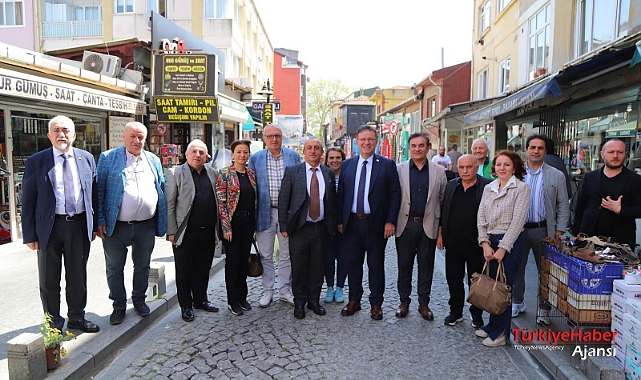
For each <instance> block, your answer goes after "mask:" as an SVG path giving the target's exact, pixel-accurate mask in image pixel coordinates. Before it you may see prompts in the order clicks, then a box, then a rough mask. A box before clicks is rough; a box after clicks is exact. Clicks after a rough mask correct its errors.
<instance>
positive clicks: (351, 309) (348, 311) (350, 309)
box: [341, 301, 361, 317]
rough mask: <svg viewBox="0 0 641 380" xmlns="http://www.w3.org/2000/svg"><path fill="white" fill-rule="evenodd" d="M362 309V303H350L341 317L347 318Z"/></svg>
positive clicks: (342, 311)
mask: <svg viewBox="0 0 641 380" xmlns="http://www.w3.org/2000/svg"><path fill="white" fill-rule="evenodd" d="M360 309H361V303H360V302H356V301H349V302H348V303H347V305H346V306H345V307H344V308H343V310H341V315H344V316H346V317H348V316H350V315H354V313H356V312H357V311H359V310H360Z"/></svg>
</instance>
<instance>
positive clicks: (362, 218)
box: [338, 125, 401, 320]
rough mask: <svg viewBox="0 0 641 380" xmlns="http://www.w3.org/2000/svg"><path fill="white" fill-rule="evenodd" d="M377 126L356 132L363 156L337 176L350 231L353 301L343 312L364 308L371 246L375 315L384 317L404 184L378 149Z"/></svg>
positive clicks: (345, 229)
mask: <svg viewBox="0 0 641 380" xmlns="http://www.w3.org/2000/svg"><path fill="white" fill-rule="evenodd" d="M377 141H378V140H377V135H376V130H375V129H374V128H372V127H370V126H368V125H364V126H362V127H360V128H359V129H358V131H357V132H356V144H357V145H358V149H359V150H360V155H359V156H358V157H352V158H350V159H347V160H345V161H344V162H343V165H342V166H341V175H340V179H339V182H338V210H339V213H340V215H339V217H338V223H339V225H338V231H339V232H342V233H343V234H344V235H345V252H346V258H347V274H348V283H349V302H348V303H347V306H345V307H344V308H343V310H341V314H342V315H346V316H349V315H353V314H354V313H355V312H357V311H358V310H360V309H361V297H362V296H363V262H364V260H365V252H367V267H368V269H369V289H370V296H369V301H370V305H371V317H372V319H375V320H381V319H383V310H382V309H381V305H382V304H383V292H384V291H385V246H386V245H387V239H388V238H390V237H392V236H394V232H395V229H396V222H397V219H398V213H399V209H400V203H401V188H400V183H399V180H398V172H397V171H396V164H394V161H392V160H390V159H387V158H385V157H382V156H379V155H378V154H374V149H375V148H376V143H377Z"/></svg>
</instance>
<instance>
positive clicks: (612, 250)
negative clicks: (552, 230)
mask: <svg viewBox="0 0 641 380" xmlns="http://www.w3.org/2000/svg"><path fill="white" fill-rule="evenodd" d="M542 240H543V242H545V243H548V244H550V245H551V246H553V247H555V248H556V249H558V250H559V251H561V252H563V253H565V254H567V255H569V256H573V257H576V258H577V259H581V260H584V261H589V262H592V263H596V264H603V263H605V262H621V263H623V264H624V265H626V266H634V265H638V264H639V262H640V260H639V257H638V256H637V255H635V254H634V252H633V251H632V249H630V246H629V245H627V244H619V243H616V242H613V241H612V238H607V237H604V236H587V235H586V234H583V233H580V234H578V235H577V236H576V237H574V236H562V237H559V238H556V239H554V238H550V237H546V238H543V239H542Z"/></svg>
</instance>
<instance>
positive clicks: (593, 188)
mask: <svg viewBox="0 0 641 380" xmlns="http://www.w3.org/2000/svg"><path fill="white" fill-rule="evenodd" d="M625 156H626V152H625V144H624V143H623V141H621V140H617V139H612V140H610V141H608V142H606V143H605V144H604V145H603V148H601V158H602V159H603V161H604V162H605V166H604V167H603V168H601V169H599V170H594V171H591V172H588V173H587V174H586V175H585V177H584V178H583V183H581V188H580V189H579V193H578V195H577V203H576V215H575V218H574V225H573V227H572V230H573V232H575V233H579V232H583V233H585V234H587V235H589V236H593V235H597V236H607V237H612V238H613V239H614V241H615V242H617V243H622V244H623V243H624V244H628V245H629V246H630V248H632V249H634V247H635V245H636V222H635V219H636V218H640V217H641V176H638V175H636V174H634V172H632V171H630V170H629V169H627V168H626V167H624V166H623V163H624V161H625Z"/></svg>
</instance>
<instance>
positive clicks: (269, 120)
mask: <svg viewBox="0 0 641 380" xmlns="http://www.w3.org/2000/svg"><path fill="white" fill-rule="evenodd" d="M273 123H274V105H273V104H272V103H265V105H264V106H263V125H269V124H273Z"/></svg>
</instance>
